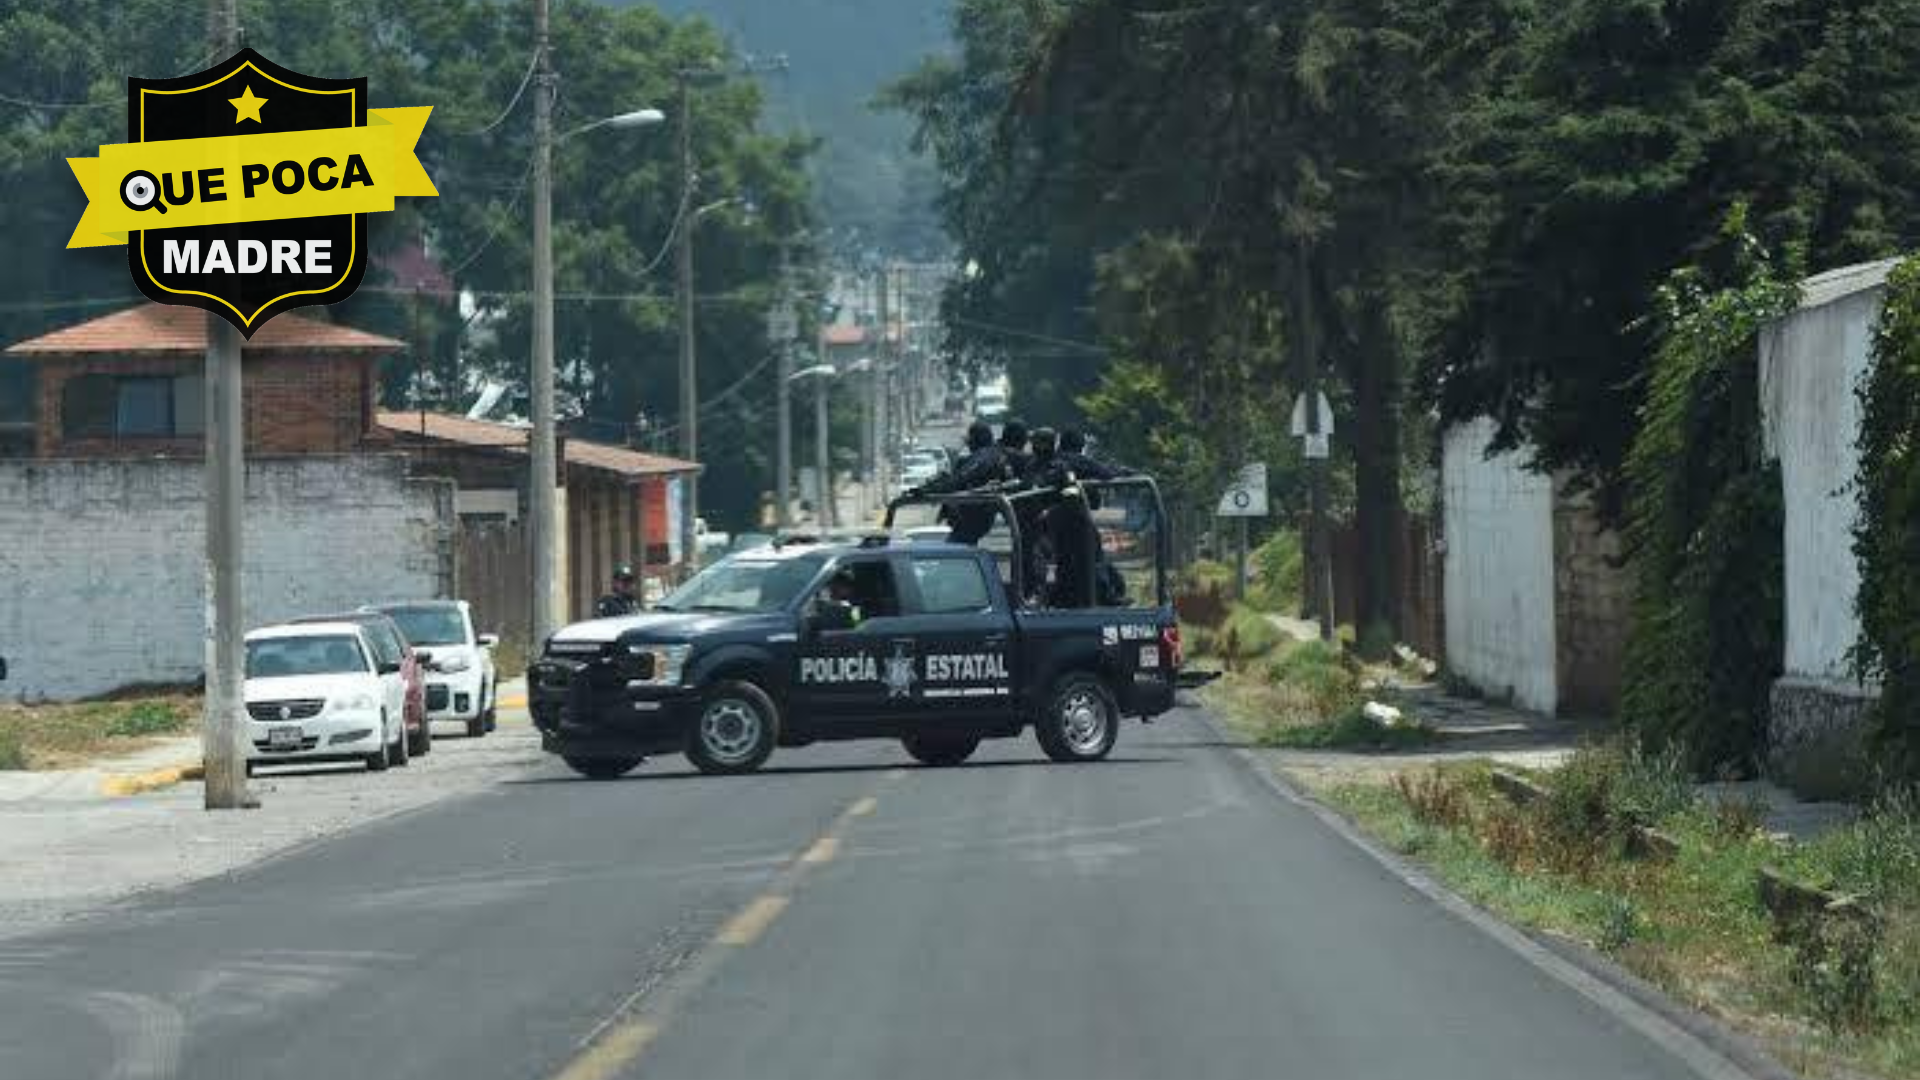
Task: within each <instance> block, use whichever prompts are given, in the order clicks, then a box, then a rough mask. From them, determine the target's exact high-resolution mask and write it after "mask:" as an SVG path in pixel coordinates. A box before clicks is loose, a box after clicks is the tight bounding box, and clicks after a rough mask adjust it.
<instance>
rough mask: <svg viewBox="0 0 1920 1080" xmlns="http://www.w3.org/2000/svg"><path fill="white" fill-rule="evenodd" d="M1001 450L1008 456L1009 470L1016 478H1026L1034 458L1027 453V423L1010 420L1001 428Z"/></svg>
mask: <svg viewBox="0 0 1920 1080" xmlns="http://www.w3.org/2000/svg"><path fill="white" fill-rule="evenodd" d="M1000 452H1001V453H1002V454H1004V455H1005V456H1006V460H1007V472H1008V473H1010V474H1011V475H1012V477H1013V478H1014V479H1016V480H1024V479H1025V478H1026V475H1027V470H1028V468H1030V467H1031V464H1032V460H1033V458H1032V455H1030V454H1028V453H1027V425H1026V424H1025V423H1023V422H1021V421H1019V420H1009V421H1007V422H1006V424H1005V425H1003V426H1002V427H1001V428H1000Z"/></svg>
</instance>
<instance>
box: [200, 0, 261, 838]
mask: <svg viewBox="0 0 1920 1080" xmlns="http://www.w3.org/2000/svg"><path fill="white" fill-rule="evenodd" d="M207 32H208V37H210V38H211V39H212V40H213V46H214V49H215V50H216V55H218V56H220V57H221V58H222V59H224V58H225V57H227V56H230V55H232V54H233V53H235V52H237V51H239V49H240V13H239V10H238V4H237V0H213V6H212V8H211V10H210V11H209V12H208V18H207ZM206 320H207V371H206V378H205V379H204V380H203V381H204V382H205V384H206V427H207V444H206V452H207V466H206V487H207V552H206V561H207V648H206V666H207V697H206V705H205V709H206V715H205V717H204V724H203V725H202V735H201V756H202V760H203V761H204V763H205V767H206V780H205V806H206V808H207V809H208V810H237V809H243V808H246V807H251V806H258V805H259V803H258V801H256V800H255V799H254V798H253V797H252V796H251V795H250V794H249V793H248V792H247V757H248V751H249V749H250V748H249V747H248V746H247V724H246V719H245V715H244V712H243V710H244V709H245V707H246V705H245V697H246V690H245V679H246V660H247V648H246V627H245V625H244V624H243V622H242V620H243V619H244V618H245V615H244V614H243V611H242V605H241V596H240V567H241V562H242V558H243V556H244V553H245V551H244V544H243V534H242V530H241V521H242V520H243V519H242V514H243V513H244V510H245V503H246V491H247V463H246V417H245V414H244V412H243V410H242V409H241V403H242V395H243V394H244V393H245V390H244V388H243V386H242V383H241V372H240V357H241V351H242V343H241V340H240V331H239V330H237V329H235V328H234V327H233V326H232V325H231V324H229V323H228V322H227V320H225V319H222V318H220V317H219V316H217V315H215V314H213V313H212V312H210V311H209V312H207V313H206Z"/></svg>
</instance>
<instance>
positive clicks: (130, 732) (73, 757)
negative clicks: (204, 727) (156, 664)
mask: <svg viewBox="0 0 1920 1080" xmlns="http://www.w3.org/2000/svg"><path fill="white" fill-rule="evenodd" d="M199 716H200V700H199V699H198V698H197V697H190V696H187V695H183V694H167V695H160V696H153V697H129V698H119V699H116V700H111V701H92V702H79V703H75V704H62V705H32V706H27V705H0V768H11V769H61V768H70V767H73V766H77V765H81V764H84V763H86V762H88V761H91V760H93V759H95V758H99V757H102V756H105V755H109V754H117V753H126V752H127V751H130V750H137V749H140V748H141V747H142V746H145V745H147V744H149V743H151V742H152V741H153V740H154V739H156V738H158V737H160V736H164V735H173V734H182V733H185V732H188V731H190V730H193V729H194V728H196V727H197V726H198V723H199Z"/></svg>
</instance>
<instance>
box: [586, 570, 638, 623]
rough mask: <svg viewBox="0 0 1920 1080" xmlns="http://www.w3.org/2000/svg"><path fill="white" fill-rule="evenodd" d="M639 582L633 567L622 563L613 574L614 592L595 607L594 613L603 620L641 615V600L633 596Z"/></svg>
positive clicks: (604, 597)
mask: <svg viewBox="0 0 1920 1080" xmlns="http://www.w3.org/2000/svg"><path fill="white" fill-rule="evenodd" d="M637 580H638V576H637V575H635V574H634V572H633V567H631V566H628V565H626V564H624V563H622V564H621V565H620V566H619V567H618V568H616V569H615V570H614V572H613V591H612V592H610V593H608V594H607V595H605V596H602V597H601V598H600V600H599V602H598V603H596V604H594V605H593V613H594V614H595V615H596V616H598V617H600V618H602V619H614V618H618V617H620V616H622V615H637V614H639V613H640V598H639V597H637V596H635V595H634V594H633V585H634V582H635V581H637Z"/></svg>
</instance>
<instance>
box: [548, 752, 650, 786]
mask: <svg viewBox="0 0 1920 1080" xmlns="http://www.w3.org/2000/svg"><path fill="white" fill-rule="evenodd" d="M560 760H562V761H564V762H566V763H567V768H569V769H572V770H573V771H574V772H577V773H579V774H580V775H581V776H584V777H586V778H587V779H589V780H618V779H620V778H621V777H623V776H625V775H627V774H628V773H630V772H632V771H633V770H634V769H635V768H637V767H639V765H640V763H641V762H643V761H645V760H647V759H646V758H643V757H618V758H609V757H570V756H566V755H562V756H561V758H560Z"/></svg>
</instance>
